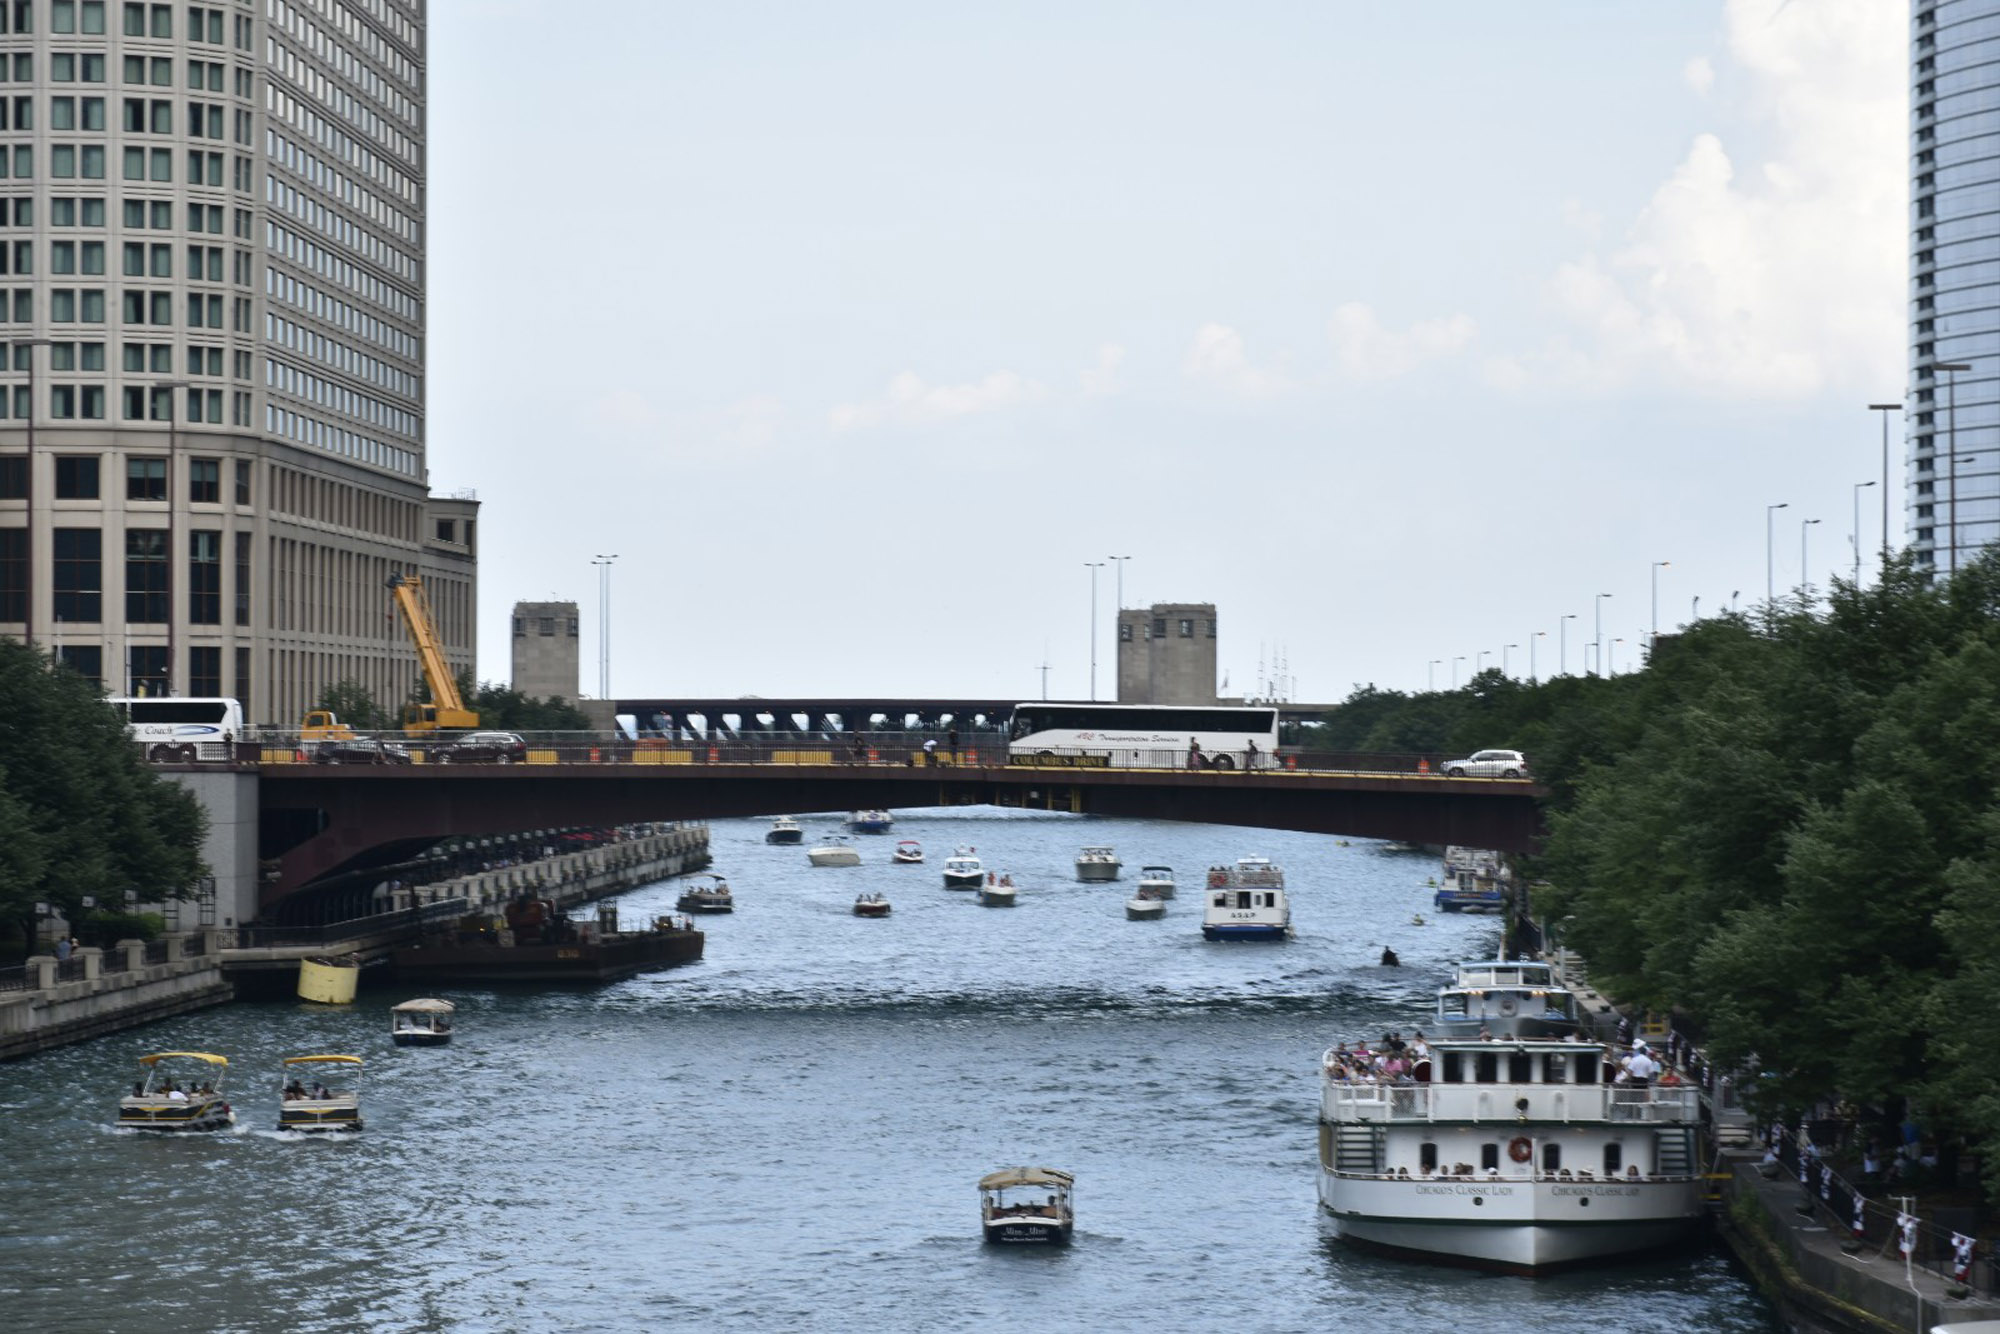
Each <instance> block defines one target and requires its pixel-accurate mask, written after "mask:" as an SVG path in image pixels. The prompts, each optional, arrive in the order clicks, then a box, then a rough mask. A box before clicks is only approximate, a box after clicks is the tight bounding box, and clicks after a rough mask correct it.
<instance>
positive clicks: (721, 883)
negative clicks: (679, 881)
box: [674, 875, 736, 912]
mask: <svg viewBox="0 0 2000 1334" xmlns="http://www.w3.org/2000/svg"><path fill="white" fill-rule="evenodd" d="M694 879H695V883H694V884H692V885H690V886H688V888H686V889H684V890H682V891H681V896H680V897H679V898H678V899H676V900H674V910H675V911H676V912H735V911H736V896H735V895H733V894H731V893H730V892H729V882H728V881H727V880H724V879H723V878H722V877H721V876H719V875H698V876H696V877H695V878H694Z"/></svg>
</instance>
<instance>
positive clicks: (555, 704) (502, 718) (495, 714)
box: [465, 682, 590, 732]
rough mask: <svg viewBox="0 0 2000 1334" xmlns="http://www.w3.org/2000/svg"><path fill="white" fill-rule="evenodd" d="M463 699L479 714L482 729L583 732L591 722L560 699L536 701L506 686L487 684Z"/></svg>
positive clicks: (568, 703)
mask: <svg viewBox="0 0 2000 1334" xmlns="http://www.w3.org/2000/svg"><path fill="white" fill-rule="evenodd" d="M465 698H466V701H467V703H468V704H470V705H471V707H472V708H473V709H475V710H477V711H478V713H479V725H480V726H481V727H497V728H500V729H502V730H503V731H508V732H584V731H588V730H589V728H590V719H588V718H586V717H585V716H584V714H583V711H582V710H581V709H578V708H577V707H576V706H575V705H573V704H571V703H570V702H569V701H568V700H566V699H564V698H563V697H562V696H560V695H557V696H555V697H553V698H550V699H536V698H533V697H531V696H528V695H523V694H522V693H521V692H520V691H518V690H515V689H513V688H511V687H508V686H502V685H496V684H494V683H492V682H488V683H487V684H485V685H482V686H480V687H479V689H478V690H476V691H474V690H467V691H465Z"/></svg>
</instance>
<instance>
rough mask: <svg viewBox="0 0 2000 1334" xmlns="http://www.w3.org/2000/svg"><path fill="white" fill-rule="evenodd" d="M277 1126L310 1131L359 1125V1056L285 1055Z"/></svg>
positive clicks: (358, 1126)
mask: <svg viewBox="0 0 2000 1334" xmlns="http://www.w3.org/2000/svg"><path fill="white" fill-rule="evenodd" d="M278 1098H279V1102H278V1129H280V1130H300V1131H307V1132H310V1133H312V1134H322V1133H325V1132H327V1131H339V1130H359V1129H361V1058H360V1057H359V1056H287V1057H286V1058H285V1073H284V1083H283V1086H282V1087H281V1088H280V1089H279V1091H278Z"/></svg>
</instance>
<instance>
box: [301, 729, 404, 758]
mask: <svg viewBox="0 0 2000 1334" xmlns="http://www.w3.org/2000/svg"><path fill="white" fill-rule="evenodd" d="M409 762H410V752H409V749H408V747H406V746H404V745H403V743H402V742H400V741H384V740H382V739H381V738H380V737H372V736H349V737H331V738H328V739H327V740H325V741H316V742H314V743H313V763H314V764H408V763H409Z"/></svg>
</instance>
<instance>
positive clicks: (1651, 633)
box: [1646, 560, 1673, 653]
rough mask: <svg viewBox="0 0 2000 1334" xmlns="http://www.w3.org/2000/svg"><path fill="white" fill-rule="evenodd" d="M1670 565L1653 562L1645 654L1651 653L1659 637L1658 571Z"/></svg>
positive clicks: (1662, 562) (1666, 561)
mask: <svg viewBox="0 0 2000 1334" xmlns="http://www.w3.org/2000/svg"><path fill="white" fill-rule="evenodd" d="M1672 564H1673V562H1672V561H1670V560H1656V561H1654V562H1653V619H1652V622H1651V624H1652V627H1653V628H1652V629H1650V630H1648V631H1647V632H1646V652H1648V653H1651V652H1652V651H1653V644H1654V641H1656V640H1658V639H1659V637H1660V571H1661V570H1663V569H1665V568H1666V567H1667V566H1669V565H1672Z"/></svg>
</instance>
